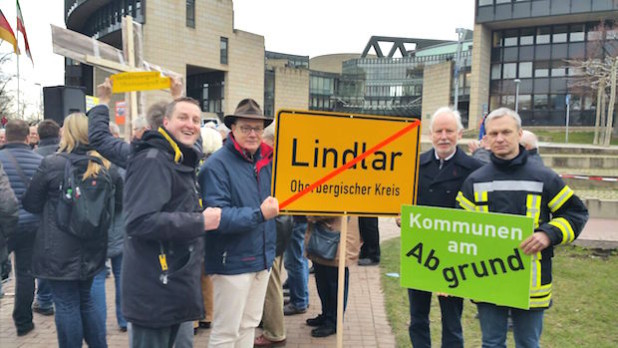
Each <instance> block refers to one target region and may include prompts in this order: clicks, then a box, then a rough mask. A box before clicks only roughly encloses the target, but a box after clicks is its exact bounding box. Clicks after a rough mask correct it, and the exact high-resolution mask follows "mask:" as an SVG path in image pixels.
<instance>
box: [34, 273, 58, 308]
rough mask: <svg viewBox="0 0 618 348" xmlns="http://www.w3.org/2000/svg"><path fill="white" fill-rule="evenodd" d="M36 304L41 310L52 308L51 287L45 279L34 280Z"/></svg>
mask: <svg viewBox="0 0 618 348" xmlns="http://www.w3.org/2000/svg"><path fill="white" fill-rule="evenodd" d="M36 302H37V303H38V304H39V308H41V309H48V308H52V307H53V306H54V302H53V299H52V293H51V287H50V286H49V282H48V281H47V279H40V278H38V279H37V280H36Z"/></svg>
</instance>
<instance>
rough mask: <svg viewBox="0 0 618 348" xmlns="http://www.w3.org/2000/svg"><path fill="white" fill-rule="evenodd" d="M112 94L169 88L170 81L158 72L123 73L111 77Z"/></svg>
mask: <svg viewBox="0 0 618 348" xmlns="http://www.w3.org/2000/svg"><path fill="white" fill-rule="evenodd" d="M111 79H112V92H113V93H125V92H135V91H151V90H155V89H165V88H170V84H171V79H170V78H169V77H162V76H161V73H160V72H158V71H138V72H124V73H119V74H115V75H112V76H111Z"/></svg>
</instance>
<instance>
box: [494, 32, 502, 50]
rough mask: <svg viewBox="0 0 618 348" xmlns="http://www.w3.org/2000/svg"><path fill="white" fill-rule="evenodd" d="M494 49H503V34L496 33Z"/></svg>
mask: <svg viewBox="0 0 618 348" xmlns="http://www.w3.org/2000/svg"><path fill="white" fill-rule="evenodd" d="M493 47H502V32H500V31H494V38H493Z"/></svg>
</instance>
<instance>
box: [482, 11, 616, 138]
mask: <svg viewBox="0 0 618 348" xmlns="http://www.w3.org/2000/svg"><path fill="white" fill-rule="evenodd" d="M475 6H476V14H475V27H474V43H473V47H474V49H473V50H472V84H471V92H470V127H477V126H478V124H479V123H480V121H481V118H482V115H483V114H484V113H485V112H487V110H493V109H495V108H497V107H500V106H506V107H510V108H513V109H515V105H516V104H517V108H518V111H519V113H520V115H521V117H522V121H523V124H524V125H526V126H564V124H565V117H566V101H567V95H570V124H571V125H574V126H591V125H594V120H595V110H596V92H595V91H593V90H590V89H586V88H581V87H577V88H576V87H575V85H577V82H578V81H581V78H582V71H581V70H580V69H577V68H574V67H573V65H572V64H570V63H569V61H573V60H583V59H586V58H593V57H596V58H603V56H606V55H609V56H612V55H613V56H616V55H617V53H618V51H616V47H617V46H616V42H617V41H616V40H617V38H618V27H616V26H615V25H614V21H615V20H616V19H618V2H616V1H612V0H476V3H475ZM603 27H604V28H603ZM606 43H608V44H606Z"/></svg>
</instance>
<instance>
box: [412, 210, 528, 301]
mask: <svg viewBox="0 0 618 348" xmlns="http://www.w3.org/2000/svg"><path fill="white" fill-rule="evenodd" d="M533 230H534V228H533V219H532V218H531V217H525V216H520V215H509V214H495V213H481V212H468V211H464V210H458V209H446V208H435V207H424V206H415V207H413V206H403V207H402V211H401V286H402V287H406V288H412V289H418V290H425V291H431V292H443V293H447V294H449V295H453V296H458V297H465V298H470V299H473V300H477V301H480V302H489V303H495V304H498V305H504V306H509V307H515V308H522V309H528V308H529V307H530V304H529V302H530V273H531V267H532V264H531V257H530V256H529V255H526V254H524V253H523V252H522V251H521V250H520V249H519V247H518V246H519V244H520V243H521V242H522V241H523V240H525V239H526V238H528V237H529V236H530V235H531V234H532V233H533ZM539 272H540V269H539Z"/></svg>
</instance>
